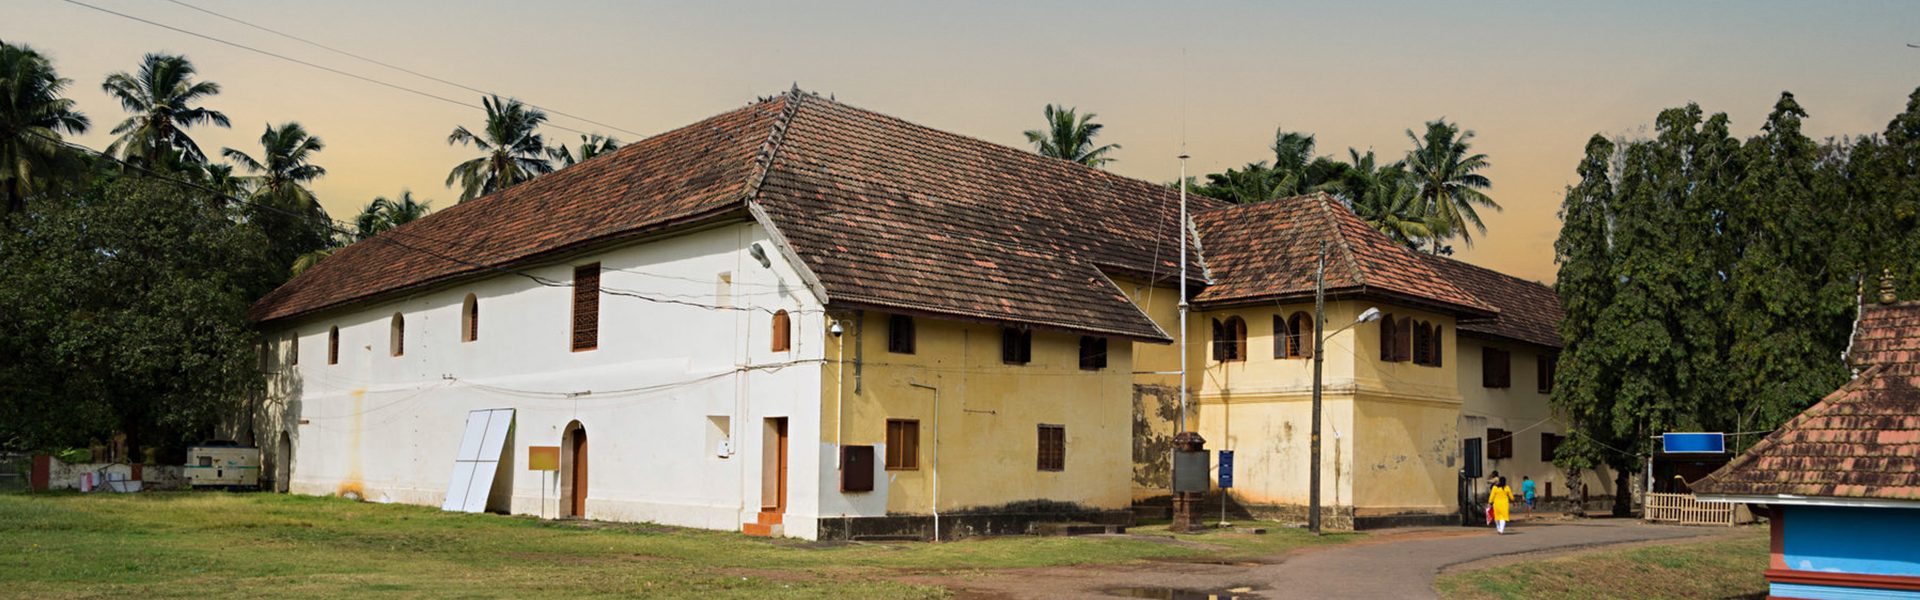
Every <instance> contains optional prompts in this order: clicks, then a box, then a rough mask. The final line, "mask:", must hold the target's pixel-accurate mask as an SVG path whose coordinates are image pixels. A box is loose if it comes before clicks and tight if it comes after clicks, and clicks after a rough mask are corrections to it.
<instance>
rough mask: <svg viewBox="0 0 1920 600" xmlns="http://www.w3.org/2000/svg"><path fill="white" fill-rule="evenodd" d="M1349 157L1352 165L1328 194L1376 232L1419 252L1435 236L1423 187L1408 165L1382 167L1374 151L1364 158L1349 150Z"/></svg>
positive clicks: (1347, 164) (1402, 163)
mask: <svg viewBox="0 0 1920 600" xmlns="http://www.w3.org/2000/svg"><path fill="white" fill-rule="evenodd" d="M1347 156H1348V158H1349V159H1350V160H1349V162H1348V163H1346V167H1345V168H1344V169H1343V170H1342V172H1341V175H1340V178H1339V179H1338V180H1336V181H1334V182H1332V183H1330V184H1329V185H1328V186H1327V189H1328V191H1330V192H1332V193H1333V195H1334V196H1336V197H1338V198H1340V200H1341V201H1342V202H1345V203H1346V204H1347V206H1348V207H1350V208H1352V209H1353V212H1354V214H1355V215H1357V216H1359V217H1360V219H1361V220H1363V221H1366V222H1367V224H1368V225H1371V226H1373V228H1374V229H1375V230H1377V231H1379V232H1380V233H1384V234H1386V236H1387V237H1388V238H1391V239H1392V240H1393V241H1395V242H1399V243H1400V244H1402V245H1404V246H1406V247H1408V248H1414V249H1418V248H1419V247H1420V245H1421V243H1422V241H1423V240H1426V239H1427V238H1429V237H1432V236H1433V227H1432V222H1431V219H1430V217H1429V216H1428V215H1427V213H1426V210H1425V207H1424V205H1422V204H1421V201H1420V195H1419V187H1418V186H1417V185H1416V182H1415V181H1414V179H1413V178H1412V177H1411V176H1409V175H1408V174H1407V169H1406V164H1405V163H1404V162H1394V163H1393V164H1389V165H1385V166H1379V165H1378V159H1376V158H1375V157H1374V155H1373V151H1372V150H1368V151H1367V153H1366V154H1365V155H1362V154H1360V151H1358V150H1354V149H1351V148H1349V149H1347Z"/></svg>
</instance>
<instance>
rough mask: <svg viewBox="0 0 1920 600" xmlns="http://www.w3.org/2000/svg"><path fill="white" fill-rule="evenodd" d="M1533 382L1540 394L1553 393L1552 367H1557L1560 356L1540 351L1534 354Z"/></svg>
mask: <svg viewBox="0 0 1920 600" xmlns="http://www.w3.org/2000/svg"><path fill="white" fill-rule="evenodd" d="M1533 361H1534V384H1535V388H1536V389H1538V390H1539V392H1540V393H1542V394H1551V393H1553V375H1554V369H1556V368H1558V367H1559V364H1558V363H1559V361H1560V356H1559V355H1557V354H1552V353H1547V352H1542V353H1540V354H1535V355H1534V359H1533Z"/></svg>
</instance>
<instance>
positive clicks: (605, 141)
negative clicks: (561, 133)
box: [547, 133, 620, 168]
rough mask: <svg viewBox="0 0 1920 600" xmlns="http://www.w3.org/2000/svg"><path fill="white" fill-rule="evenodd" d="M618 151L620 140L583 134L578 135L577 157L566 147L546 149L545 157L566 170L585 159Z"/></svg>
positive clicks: (596, 134)
mask: <svg viewBox="0 0 1920 600" xmlns="http://www.w3.org/2000/svg"><path fill="white" fill-rule="evenodd" d="M618 149H620V140H616V139H613V138H611V137H607V136H604V135H600V134H598V133H595V134H592V135H588V134H584V133H583V134H580V150H579V154H578V155H577V156H576V155H575V153H574V151H573V150H570V149H568V148H567V147H566V146H554V147H552V148H548V149H547V156H550V157H552V158H553V161H554V162H557V163H560V167H561V168H566V167H571V166H573V165H574V164H575V163H582V162H586V161H587V159H590V158H593V157H595V156H599V155H602V154H606V153H609V152H613V151H614V150H618Z"/></svg>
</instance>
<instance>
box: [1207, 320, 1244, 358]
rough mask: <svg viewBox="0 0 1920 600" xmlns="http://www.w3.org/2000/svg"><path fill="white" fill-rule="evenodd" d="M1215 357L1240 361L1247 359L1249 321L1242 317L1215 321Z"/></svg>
mask: <svg viewBox="0 0 1920 600" xmlns="http://www.w3.org/2000/svg"><path fill="white" fill-rule="evenodd" d="M1213 359H1214V360H1217V361H1220V362H1239V361H1244V360H1246V359H1247V321H1246V319H1242V318H1240V317H1227V320H1225V321H1221V320H1219V319H1215V320H1214V321H1213Z"/></svg>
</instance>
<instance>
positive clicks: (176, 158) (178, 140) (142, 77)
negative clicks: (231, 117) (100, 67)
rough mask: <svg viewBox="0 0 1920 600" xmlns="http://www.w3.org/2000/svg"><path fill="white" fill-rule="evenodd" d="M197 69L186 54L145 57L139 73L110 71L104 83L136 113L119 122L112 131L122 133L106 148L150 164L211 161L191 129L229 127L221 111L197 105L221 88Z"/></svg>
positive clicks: (160, 165) (101, 86) (109, 151)
mask: <svg viewBox="0 0 1920 600" xmlns="http://www.w3.org/2000/svg"><path fill="white" fill-rule="evenodd" d="M196 73H197V71H196V70H195V69H194V67H193V63H192V62H189V61H188V60H187V58H186V57H184V56H177V55H170V54H148V55H146V58H144V59H143V60H141V62H140V70H139V72H138V73H128V72H124V71H123V72H119V73H114V74H112V75H108V76H107V80H106V81H105V82H103V83H101V84H100V88H101V89H102V90H105V91H106V92H107V95H109V96H112V97H113V98H114V99H115V100H119V101H120V106H121V107H122V108H125V109H126V110H127V112H130V113H133V116H130V117H127V120H125V121H121V122H120V124H119V125H115V126H114V128H113V133H114V134H115V135H118V136H120V137H119V139H116V140H114V142H113V145H111V146H108V147H107V152H108V153H111V154H118V155H119V156H121V157H122V158H124V159H126V160H127V161H129V162H133V163H136V164H141V165H145V166H149V167H173V166H175V164H176V163H181V162H186V163H204V162H207V156H206V154H205V153H202V152H201V151H200V145H199V144H196V143H194V141H193V138H192V137H189V136H188V135H187V131H186V130H187V128H188V127H194V126H198V125H205V124H213V125H218V126H221V127H226V126H227V124H228V123H227V116H226V115H225V114H222V113H221V112H220V111H216V110H212V109H208V108H205V107H201V106H197V104H198V103H199V102H201V101H203V100H205V99H206V98H207V97H209V96H213V95H215V94H218V93H220V84H217V83H214V82H211V81H194V75H195V74H196Z"/></svg>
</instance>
